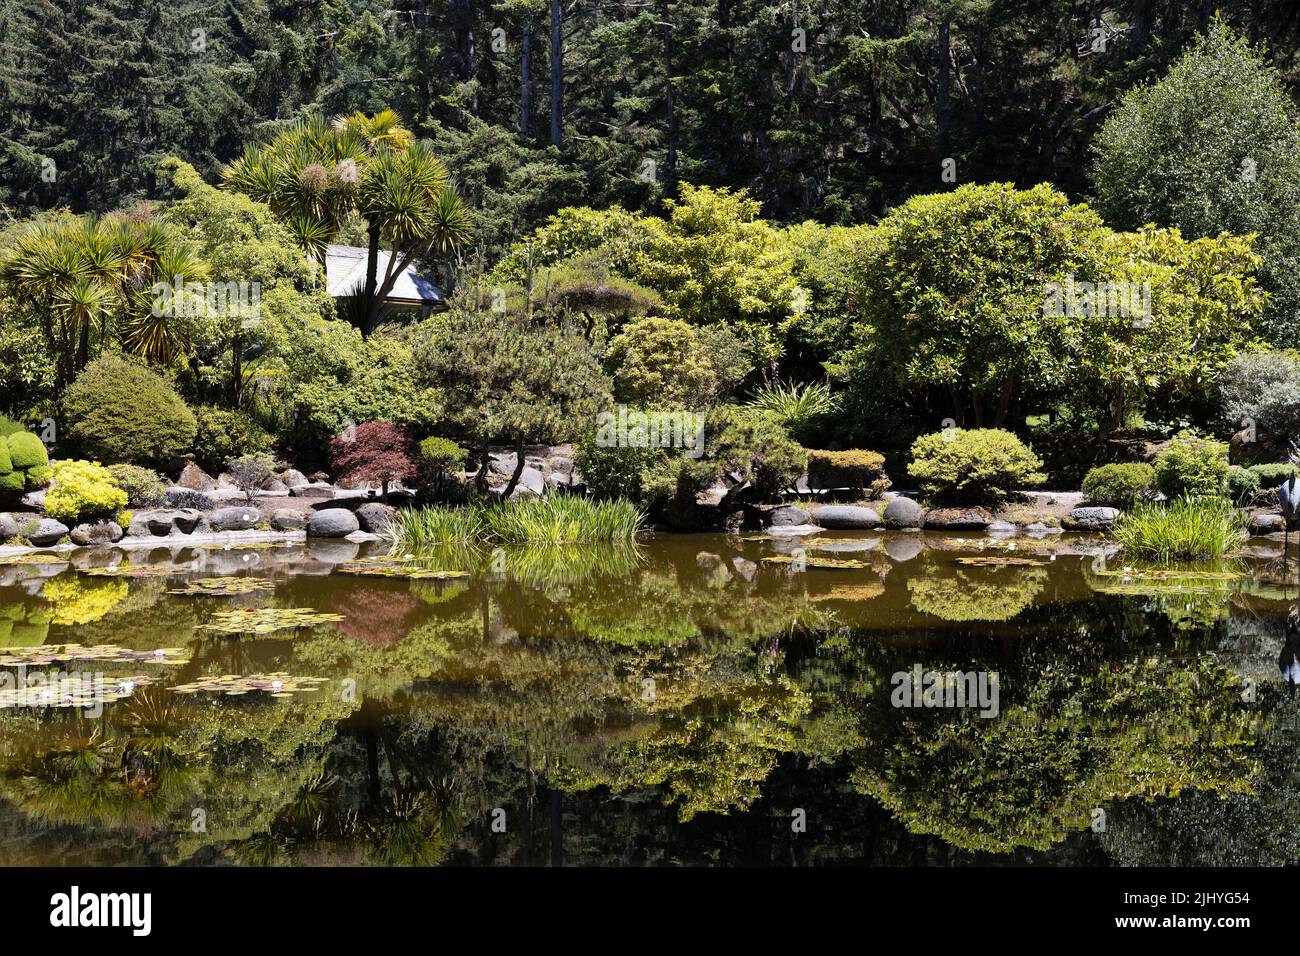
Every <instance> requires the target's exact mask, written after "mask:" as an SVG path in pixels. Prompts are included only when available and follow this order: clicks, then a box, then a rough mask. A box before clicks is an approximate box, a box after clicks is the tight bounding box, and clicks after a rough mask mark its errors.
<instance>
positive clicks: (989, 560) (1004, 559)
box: [957, 555, 1047, 568]
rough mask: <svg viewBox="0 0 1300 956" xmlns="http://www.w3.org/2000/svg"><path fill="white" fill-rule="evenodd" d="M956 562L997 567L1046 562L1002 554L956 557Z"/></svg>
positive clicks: (1025, 565)
mask: <svg viewBox="0 0 1300 956" xmlns="http://www.w3.org/2000/svg"><path fill="white" fill-rule="evenodd" d="M957 563H958V564H968V565H971V566H973V567H977V568H997V567H1007V566H1009V565H1010V566H1019V567H1031V568H1037V567H1042V566H1043V565H1045V564H1047V562H1046V561H1041V560H1038V559H1036V558H1013V557H1010V556H1003V555H983V556H980V557H970V558H958V559H957Z"/></svg>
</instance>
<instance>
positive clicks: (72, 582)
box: [41, 574, 128, 624]
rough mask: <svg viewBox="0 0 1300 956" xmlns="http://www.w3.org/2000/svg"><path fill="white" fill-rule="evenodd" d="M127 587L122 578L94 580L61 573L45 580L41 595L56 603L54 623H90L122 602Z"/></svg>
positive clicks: (51, 618) (53, 610)
mask: <svg viewBox="0 0 1300 956" xmlns="http://www.w3.org/2000/svg"><path fill="white" fill-rule="evenodd" d="M127 590H128V588H127V583H126V581H124V580H121V579H120V578H107V579H100V580H92V579H87V578H82V577H80V576H79V575H76V574H61V575H59V576H58V577H57V578H50V579H49V580H48V581H46V582H45V586H44V587H43V588H42V589H41V596H42V597H44V598H45V600H47V601H49V602H50V603H51V604H53V605H54V607H53V609H52V610H51V612H50V623H51V624H89V623H91V622H92V621H98V620H99V619H100V618H102V617H103V616H104V615H106V614H107V613H108V612H109V611H111V610H113V608H115V607H117V606H118V605H119V604H121V603H122V601H124V600H125V599H126V595H127Z"/></svg>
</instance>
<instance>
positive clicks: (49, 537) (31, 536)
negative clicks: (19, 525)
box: [24, 518, 68, 548]
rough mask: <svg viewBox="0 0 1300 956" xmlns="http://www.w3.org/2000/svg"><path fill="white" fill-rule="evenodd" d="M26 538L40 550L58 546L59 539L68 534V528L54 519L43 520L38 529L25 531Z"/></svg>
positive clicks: (37, 523)
mask: <svg viewBox="0 0 1300 956" xmlns="http://www.w3.org/2000/svg"><path fill="white" fill-rule="evenodd" d="M25 532H26V533H25V535H24V537H26V538H27V540H28V541H30V542H31V543H32V544H33V545H35V546H36V547H38V548H44V547H47V546H48V545H51V544H58V542H59V539H60V538H62V537H63V536H64V535H66V534H67V533H68V526H67V525H66V524H64V523H63V522H62V521H55V520H54V519H53V518H41V519H40V520H38V521H37V522H36V527H34V528H28V529H25Z"/></svg>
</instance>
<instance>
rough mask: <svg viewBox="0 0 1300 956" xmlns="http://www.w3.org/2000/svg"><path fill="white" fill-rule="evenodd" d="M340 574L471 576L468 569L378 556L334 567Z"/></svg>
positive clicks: (426, 577)
mask: <svg viewBox="0 0 1300 956" xmlns="http://www.w3.org/2000/svg"><path fill="white" fill-rule="evenodd" d="M334 570H335V572H337V573H338V574H349V575H352V576H354V577H359V578H401V579H404V580H416V581H423V580H430V579H436V580H439V581H442V580H446V579H448V578H464V577H469V572H468V571H444V570H439V569H434V568H428V567H425V566H424V565H422V564H420V563H419V562H418V561H412V560H408V559H403V558H393V557H378V558H362V559H361V560H359V561H347V562H344V563H343V564H340V565H338V566H337V567H335V568H334Z"/></svg>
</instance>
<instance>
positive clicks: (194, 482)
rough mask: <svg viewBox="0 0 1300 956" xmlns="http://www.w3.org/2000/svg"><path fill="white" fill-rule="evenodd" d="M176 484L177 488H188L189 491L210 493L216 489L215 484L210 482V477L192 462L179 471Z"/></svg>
mask: <svg viewBox="0 0 1300 956" xmlns="http://www.w3.org/2000/svg"><path fill="white" fill-rule="evenodd" d="M176 484H177V486H178V487H181V488H188V489H189V490H190V491H211V490H212V489H213V488H215V487H217V483H216V482H215V481H213V480H212V476H211V475H209V474H208V473H207V472H205V471H204V470H203V469H202V468H200V467H199V466H198V465H196V464H195V463H194V462H190V463H189V464H188V465H186V466H185V467H184V468H183V469H181V474H180V477H179V478H177V479H176Z"/></svg>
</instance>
